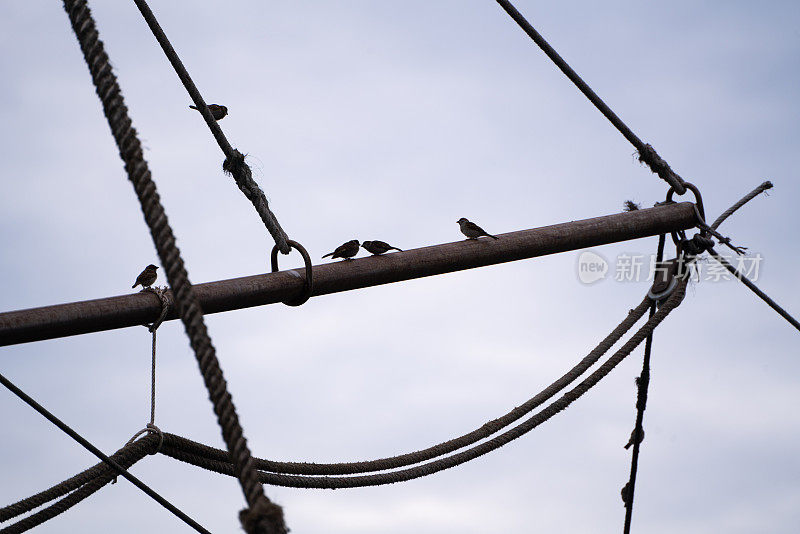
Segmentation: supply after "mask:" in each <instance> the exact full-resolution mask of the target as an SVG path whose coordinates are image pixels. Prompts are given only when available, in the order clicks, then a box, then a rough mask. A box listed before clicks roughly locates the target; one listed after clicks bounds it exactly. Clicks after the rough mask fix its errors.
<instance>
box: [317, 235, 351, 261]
mask: <svg viewBox="0 0 800 534" xmlns="http://www.w3.org/2000/svg"><path fill="white" fill-rule="evenodd" d="M358 249H359V243H358V239H353V240H352V241H348V242H347V243H345V244H343V245H340V246H338V247H336V250H334V251H333V252H329V253H328V254H325V255H324V256H322V257H323V258H327V257H328V256H331V259H336V258H344V259H346V260H349V259H350V258H352V257H353V256H355V255H356V254H358Z"/></svg>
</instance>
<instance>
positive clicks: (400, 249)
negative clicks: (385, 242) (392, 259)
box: [389, 247, 403, 252]
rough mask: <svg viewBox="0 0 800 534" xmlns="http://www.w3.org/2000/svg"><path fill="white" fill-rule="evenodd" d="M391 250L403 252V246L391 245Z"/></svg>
mask: <svg viewBox="0 0 800 534" xmlns="http://www.w3.org/2000/svg"><path fill="white" fill-rule="evenodd" d="M389 250H396V251H398V252H403V249H402V248H397V247H389Z"/></svg>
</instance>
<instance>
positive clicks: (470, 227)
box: [456, 217, 497, 239]
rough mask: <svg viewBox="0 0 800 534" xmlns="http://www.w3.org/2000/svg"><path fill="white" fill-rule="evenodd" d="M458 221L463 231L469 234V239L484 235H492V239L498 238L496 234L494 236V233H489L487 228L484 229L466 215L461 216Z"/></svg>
mask: <svg viewBox="0 0 800 534" xmlns="http://www.w3.org/2000/svg"><path fill="white" fill-rule="evenodd" d="M456 222H457V223H458V225H459V226H460V227H461V233H462V234H464V235H465V236H467V239H478V238H479V237H480V236H482V235H485V236H486V237H491V238H492V239H497V237H496V236H493V235H492V234H487V233H486V230H484V229H483V228H481V227H480V226H478V225H477V224H475V223H474V222H470V221H468V220H467V219H465V218H464V217H461V218H460V219H459V220H458V221H456Z"/></svg>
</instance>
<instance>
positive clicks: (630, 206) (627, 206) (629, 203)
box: [622, 200, 639, 211]
mask: <svg viewBox="0 0 800 534" xmlns="http://www.w3.org/2000/svg"><path fill="white" fill-rule="evenodd" d="M638 209H639V204H637V203H636V202H634V201H633V200H626V201H625V202H624V203H623V204H622V211H636V210H638Z"/></svg>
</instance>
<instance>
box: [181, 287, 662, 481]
mask: <svg viewBox="0 0 800 534" xmlns="http://www.w3.org/2000/svg"><path fill="white" fill-rule="evenodd" d="M649 305H650V299H647V298H645V299H644V300H643V301H642V302H641V303H640V304H639V306H637V307H636V308H635V309H633V310H630V311H629V313H628V316H627V317H626V318H625V319H624V320H623V321H622V322H621V323H620V324H619V325H618V326H617V327H616V328H615V329H614V330H613V331H612V332H611V333H610V334H609V335H608V336H606V338H605V339H604V340H603V341H601V342H600V344H598V346H597V347H595V349H594V350H592V351H591V352H590V353H589V354H588V355H587V356H586V357H585V358H584V359H583V360H581V361H580V362H578V364H576V365H575V366H574V367H573V368H572V369H570V370H569V371H568V372H567V373H565V374H564V375H563V376H561V377H560V378H559V379H558V380H556V381H554V382H553V383H552V384H550V385H549V386H548V387H547V388H545V389H544V390H542V391H541V392H539V393H538V394H537V395H535V396H534V397H532V398H530V399H528V400H527V401H525V402H524V403H523V404H521V405H520V406H517V407H515V408H514V409H513V410H511V411H510V412H508V413H507V414H505V415H503V416H502V417H499V418H497V419H493V420H491V421H489V422H487V423H485V424H484V425H482V426H481V427H479V428H477V429H475V430H473V431H471V432H469V433H467V434H464V435H462V436H460V437H458V438H454V439H451V440H449V441H446V442H443V443H439V444H437V445H434V446H432V447H428V448H427V449H423V450H419V451H415V452H411V453H406V454H401V455H398V456H393V457H389V458H381V459H377V460H369V461H361V462H349V463H330V464H324V463H301V462H276V461H271V460H260V459H258V458H256V459H255V465H256V467H257V468H258V469H260V470H263V471H272V472H276V473H284V474H296V475H350V474H356V473H367V472H372V471H385V470H389V469H397V468H399V467H405V466H408V465H413V464H418V463H421V462H424V461H427V460H431V459H433V458H437V457H439V456H443V455H445V454H448V453H450V452H453V451H456V450H458V449H462V448H464V447H466V446H469V445H472V444H474V443H476V442H478V441H480V440H482V439H485V438H487V437H489V436H491V435H492V434H496V433H497V432H499V431H500V430H502V429H504V428H506V427H508V426H509V425H511V424H512V423H514V422H515V421H517V420H519V419H521V418H522V417H523V416H525V415H527V414H528V413H530V412H531V411H533V410H534V409H535V408H536V407H538V406H540V405H541V404H543V403H544V402H545V401H547V400H549V399H550V398H552V397H553V396H554V395H555V394H556V393H558V392H559V391H561V390H562V389H564V388H565V387H567V386H568V385H569V384H570V383H572V382H574V381H575V380H576V379H577V378H578V377H579V376H581V375H582V374H583V373H584V372H586V370H587V369H588V368H589V367H591V366H592V365H594V364H595V363H597V360H599V359H600V358H601V357H602V356H603V355H604V354H605V353H606V352H608V349H610V348H611V347H612V346H613V345H614V344H615V343H616V342H617V341H619V339H620V338H621V337H622V336H623V335H624V334H625V333H626V332H627V331H628V330H630V329H631V327H632V326H633V325H634V324H636V322H637V321H638V320H639V319H641V317H642V316H643V315H644V313H645V312H646V311H647V309H648V307H649ZM165 435H166V436H170V437H168V438H167V446H170V445H171V447H172V448H173V449H175V448H179V449H181V450H182V451H185V452H187V453H191V454H195V455H197V456H200V457H205V458H209V459H211V460H215V461H220V462H226V461H228V458H227V454H226V453H225V452H224V451H220V450H219V449H214V448H212V447H208V446H206V445H203V444H201V443H197V442H195V441H192V440H189V439H186V438H182V437H179V436H174V435H170V434H165Z"/></svg>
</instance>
